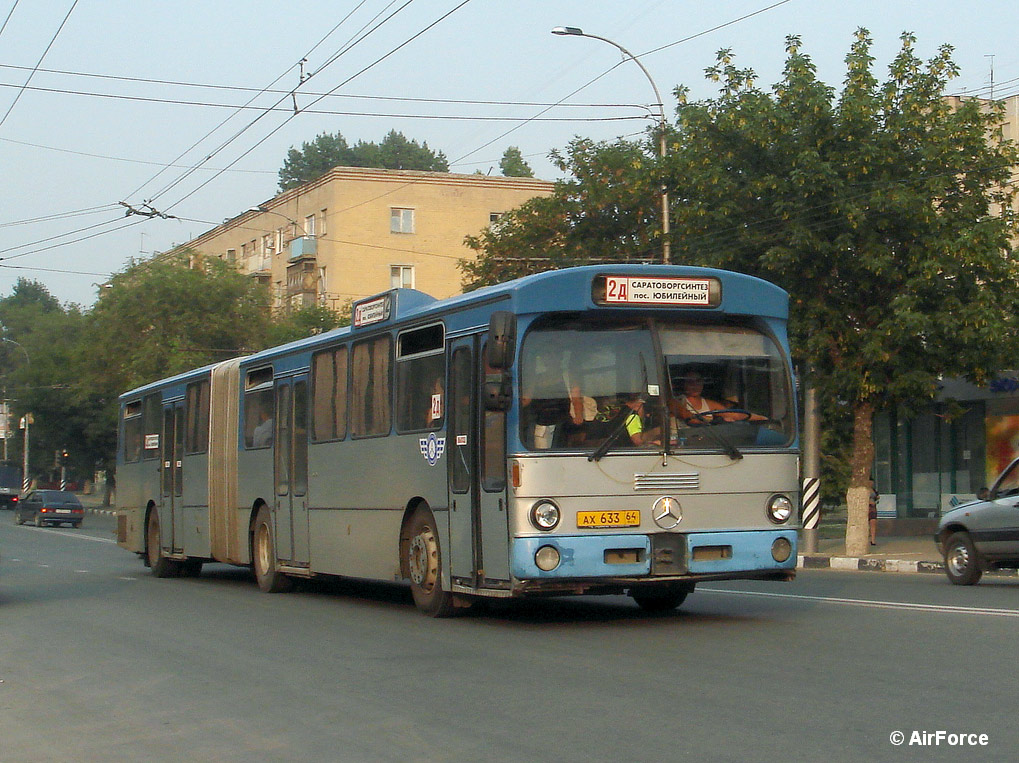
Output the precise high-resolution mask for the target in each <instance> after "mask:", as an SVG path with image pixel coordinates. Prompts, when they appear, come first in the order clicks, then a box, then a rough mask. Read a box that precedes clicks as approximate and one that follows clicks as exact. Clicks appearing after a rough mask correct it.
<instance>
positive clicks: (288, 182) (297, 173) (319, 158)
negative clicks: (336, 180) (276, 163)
mask: <svg viewBox="0 0 1019 763" xmlns="http://www.w3.org/2000/svg"><path fill="white" fill-rule="evenodd" d="M352 161H353V154H352V152H351V149H350V146H349V145H348V144H347V141H346V139H345V138H344V137H343V136H342V135H341V134H340V133H336V134H335V135H331V134H329V133H321V134H320V135H317V136H316V137H315V139H314V140H312V141H310V142H308V141H305V142H304V143H302V144H301V147H300V149H297V148H291V149H290V150H289V151H287V157H286V159H284V160H283V166H282V167H280V171H279V189H280V190H281V191H286V190H289V189H291V188H295V187H296V186H299V185H301V183H307V182H308V181H309V180H314V179H315V178H318V177H322V175H324V174H326V173H327V172H329V170H331V169H332V168H333V167H341V166H350V165H351V163H352Z"/></svg>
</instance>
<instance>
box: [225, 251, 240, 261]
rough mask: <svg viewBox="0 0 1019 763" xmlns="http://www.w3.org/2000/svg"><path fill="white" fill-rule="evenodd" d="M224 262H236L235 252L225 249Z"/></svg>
mask: <svg viewBox="0 0 1019 763" xmlns="http://www.w3.org/2000/svg"><path fill="white" fill-rule="evenodd" d="M226 261H227V262H237V250H236V249H227V250H226Z"/></svg>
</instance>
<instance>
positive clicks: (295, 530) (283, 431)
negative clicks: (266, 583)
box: [274, 376, 310, 566]
mask: <svg viewBox="0 0 1019 763" xmlns="http://www.w3.org/2000/svg"><path fill="white" fill-rule="evenodd" d="M276 432H277V435H276V438H275V469H274V471H275V475H276V478H275V482H276V490H275V492H276V511H275V514H276V546H277V548H276V552H277V553H278V554H279V556H280V559H282V560H284V561H286V562H287V563H289V564H292V565H295V566H307V564H308V563H309V561H310V556H309V552H308V380H307V377H305V376H299V377H295V378H292V379H281V380H278V381H277V383H276Z"/></svg>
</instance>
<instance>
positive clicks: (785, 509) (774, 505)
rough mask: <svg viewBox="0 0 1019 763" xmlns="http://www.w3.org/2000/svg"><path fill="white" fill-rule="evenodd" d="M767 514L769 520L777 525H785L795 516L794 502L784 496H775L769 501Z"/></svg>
mask: <svg viewBox="0 0 1019 763" xmlns="http://www.w3.org/2000/svg"><path fill="white" fill-rule="evenodd" d="M765 513H767V515H768V519H770V520H771V521H772V522H774V523H775V524H776V525H781V524H785V523H786V522H788V521H789V517H791V516H792V515H793V502H792V501H790V500H789V498H788V497H786V496H784V495H773V496H772V497H771V498H770V499H769V500H768V506H767V507H766V509H765Z"/></svg>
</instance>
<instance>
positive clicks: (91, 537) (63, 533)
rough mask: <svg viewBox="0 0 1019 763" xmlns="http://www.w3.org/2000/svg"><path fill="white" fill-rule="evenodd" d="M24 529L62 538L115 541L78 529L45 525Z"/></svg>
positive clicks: (103, 541)
mask: <svg viewBox="0 0 1019 763" xmlns="http://www.w3.org/2000/svg"><path fill="white" fill-rule="evenodd" d="M22 529H24V530H31V531H32V532H37V533H43V532H44V533H46V534H47V535H60V536H63V537H64V538H79V539H81V540H93V541H95V542H96V543H116V542H117V541H115V540H113V538H97V537H95V536H94V535H86V534H84V533H83V532H81V531H80V530H79V531H77V532H70V531H69V530H55V529H53V528H52V527H51V528H49V529H47V528H45V527H24V528H22Z"/></svg>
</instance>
